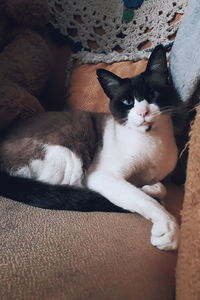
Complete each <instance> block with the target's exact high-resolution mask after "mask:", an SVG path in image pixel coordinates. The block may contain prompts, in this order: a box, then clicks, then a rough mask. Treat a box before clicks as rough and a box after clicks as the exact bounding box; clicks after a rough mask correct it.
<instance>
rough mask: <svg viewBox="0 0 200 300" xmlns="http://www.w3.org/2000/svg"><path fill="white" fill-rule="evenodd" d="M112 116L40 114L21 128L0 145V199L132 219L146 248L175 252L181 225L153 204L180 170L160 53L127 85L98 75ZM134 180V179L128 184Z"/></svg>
mask: <svg viewBox="0 0 200 300" xmlns="http://www.w3.org/2000/svg"><path fill="white" fill-rule="evenodd" d="M97 78H98V80H99V83H100V85H101V86H102V88H103V90H104V92H105V94H106V95H107V96H108V97H109V99H110V112H111V114H104V113H92V112H81V111H65V112H45V113H41V114H39V115H37V116H34V117H32V118H30V119H27V120H23V121H18V122H17V123H16V124H15V128H11V129H10V130H8V131H7V132H5V134H4V136H3V137H2V138H1V140H0V170H1V173H0V182H1V185H0V195H2V196H5V197H8V198H11V199H13V200H15V201H19V202H23V203H26V204H29V205H32V206H37V207H40V208H46V209H57V210H74V211H103V212H124V213H125V212H126V213H127V212H137V213H139V214H141V215H142V216H144V217H145V218H146V219H149V220H151V222H152V223H153V226H152V230H151V243H152V245H153V246H156V247H157V248H158V249H161V250H174V249H177V247H178V236H179V226H178V224H177V222H176V220H175V218H174V217H173V216H172V215H171V214H170V213H168V212H167V211H166V209H165V208H164V207H163V206H162V205H161V204H160V203H159V202H158V201H157V200H155V199H154V198H157V199H162V198H163V197H164V196H165V194H166V189H165V187H164V185H163V184H162V183H161V182H160V181H161V180H162V179H163V178H165V177H166V176H167V175H168V174H170V173H171V172H172V171H173V170H174V168H175V166H176V163H177V155H178V150H177V146H176V141H175V137H174V128H173V122H172V113H173V112H174V111H176V109H178V106H179V105H180V103H179V99H178V96H177V93H176V91H175V90H174V88H173V86H172V85H171V83H170V81H169V74H168V68H167V60H166V53H165V49H164V47H163V46H161V45H159V46H157V47H156V48H155V49H154V50H153V52H152V54H151V56H150V58H149V61H148V63H147V67H146V70H145V71H144V72H142V73H141V74H139V75H137V76H135V77H132V78H123V79H122V78H120V77H119V76H117V75H116V74H114V73H112V72H110V71H108V70H104V69H98V70H97ZM130 178H131V180H130Z"/></svg>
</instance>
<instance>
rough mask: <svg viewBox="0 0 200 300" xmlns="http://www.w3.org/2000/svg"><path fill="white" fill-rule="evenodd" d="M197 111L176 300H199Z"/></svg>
mask: <svg viewBox="0 0 200 300" xmlns="http://www.w3.org/2000/svg"><path fill="white" fill-rule="evenodd" d="M199 128H200V107H198V108H197V114H196V119H195V121H194V124H193V126H192V129H191V139H190V144H189V158H188V165H187V178H186V184H185V199H184V205H183V210H182V225H181V244H180V248H179V256H178V264H177V274H176V278H177V300H188V299H189V300H199V299H200V256H199V254H200V222H199V218H200V200H199V195H200V188H199V177H200V151H199V149H200V134H199Z"/></svg>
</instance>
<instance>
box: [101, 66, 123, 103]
mask: <svg viewBox="0 0 200 300" xmlns="http://www.w3.org/2000/svg"><path fill="white" fill-rule="evenodd" d="M96 73H97V78H98V80H99V82H100V84H101V86H102V88H103V90H104V92H105V93H106V95H107V96H108V97H109V98H112V96H113V95H114V94H115V92H116V88H117V87H119V86H120V85H121V83H122V81H123V79H122V78H120V77H118V76H117V75H115V74H114V73H112V72H110V71H108V70H105V69H97V71H96Z"/></svg>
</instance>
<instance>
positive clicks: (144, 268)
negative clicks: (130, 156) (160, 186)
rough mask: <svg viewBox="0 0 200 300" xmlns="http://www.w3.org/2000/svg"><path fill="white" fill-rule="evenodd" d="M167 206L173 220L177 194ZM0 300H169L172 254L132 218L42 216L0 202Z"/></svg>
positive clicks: (138, 219)
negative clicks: (153, 242) (156, 245)
mask: <svg viewBox="0 0 200 300" xmlns="http://www.w3.org/2000/svg"><path fill="white" fill-rule="evenodd" d="M168 190H169V194H168V197H167V200H166V203H167V204H168V206H169V207H170V208H171V211H172V212H175V211H176V213H178V209H180V205H181V202H182V198H183V193H182V191H181V190H180V188H177V187H175V186H170V187H169V189H168ZM0 212H1V218H0V225H1V230H0V243H1V247H0V249H1V260H0V299H2V300H12V299H13V300H17V299H20V300H22V299H23V300H27V299H29V300H32V299H34V300H50V299H51V300H61V299H63V300H72V299H73V300H87V299H93V300H102V299H106V300H107V299H108V300H121V299H126V300H134V299H135V300H172V299H173V295H174V289H175V278H174V274H175V265H176V253H175V252H163V251H159V250H157V249H156V248H154V247H153V246H151V245H150V242H149V239H150V230H151V223H150V222H149V221H146V220H145V219H144V218H143V217H141V216H139V215H136V214H114V213H77V212H63V211H60V212H59V211H48V210H42V209H39V208H34V207H29V206H26V205H23V204H19V203H16V202H13V201H11V200H6V199H1V201H0Z"/></svg>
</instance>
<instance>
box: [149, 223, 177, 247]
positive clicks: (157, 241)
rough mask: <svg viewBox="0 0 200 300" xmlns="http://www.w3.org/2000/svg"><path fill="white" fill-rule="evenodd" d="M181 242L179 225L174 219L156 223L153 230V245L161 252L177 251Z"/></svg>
mask: <svg viewBox="0 0 200 300" xmlns="http://www.w3.org/2000/svg"><path fill="white" fill-rule="evenodd" d="M178 240H179V225H178V224H177V222H176V220H175V219H174V218H169V219H167V220H165V221H160V222H155V223H154V224H153V227H152V230H151V243H152V245H153V246H155V247H157V248H158V249H160V250H176V249H177V248H178Z"/></svg>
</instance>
